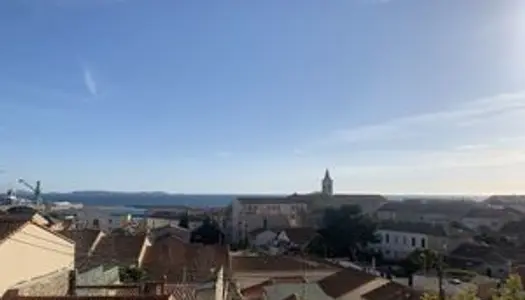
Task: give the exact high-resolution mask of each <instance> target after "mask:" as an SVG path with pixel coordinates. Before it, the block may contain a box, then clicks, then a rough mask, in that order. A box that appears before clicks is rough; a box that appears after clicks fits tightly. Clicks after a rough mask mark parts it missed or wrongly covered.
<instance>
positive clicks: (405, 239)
mask: <svg viewBox="0 0 525 300" xmlns="http://www.w3.org/2000/svg"><path fill="white" fill-rule="evenodd" d="M406 244H407V237H406V236H405V235H404V236H403V245H406Z"/></svg>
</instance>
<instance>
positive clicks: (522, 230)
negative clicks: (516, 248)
mask: <svg viewBox="0 0 525 300" xmlns="http://www.w3.org/2000/svg"><path fill="white" fill-rule="evenodd" d="M499 232H500V233H502V234H517V235H525V220H520V221H512V222H508V223H506V224H505V225H503V227H501V229H500V231H499Z"/></svg>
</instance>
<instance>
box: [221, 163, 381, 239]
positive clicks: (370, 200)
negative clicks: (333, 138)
mask: <svg viewBox="0 0 525 300" xmlns="http://www.w3.org/2000/svg"><path fill="white" fill-rule="evenodd" d="M384 202H386V199H385V198H384V197H383V196H381V195H356V194H349V195H346V194H334V180H333V179H332V177H331V175H330V171H329V170H328V169H326V170H325V173H324V177H323V178H322V179H321V190H320V191H318V192H314V193H310V194H293V195H289V196H280V197H279V196H277V197H240V198H237V199H235V200H233V201H232V204H231V215H230V216H229V222H228V223H229V228H228V231H229V233H230V237H231V239H232V241H233V242H236V241H239V240H240V239H242V238H246V237H247V236H248V234H249V233H250V232H251V231H254V230H257V229H261V228H267V229H273V228H279V229H283V228H289V227H302V226H312V225H313V223H318V222H317V221H315V222H312V218H318V216H319V214H322V211H324V209H326V208H327V207H339V206H342V205H348V204H356V205H359V206H361V207H362V210H363V211H364V212H365V213H367V212H369V211H372V210H375V209H377V208H379V207H380V206H381V205H382V204H383V203H384Z"/></svg>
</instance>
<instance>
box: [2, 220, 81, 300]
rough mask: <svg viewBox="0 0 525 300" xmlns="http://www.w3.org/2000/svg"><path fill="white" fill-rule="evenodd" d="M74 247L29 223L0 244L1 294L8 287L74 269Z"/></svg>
mask: <svg viewBox="0 0 525 300" xmlns="http://www.w3.org/2000/svg"><path fill="white" fill-rule="evenodd" d="M74 261H75V245H74V243H73V242H68V241H66V240H64V239H62V238H60V237H59V236H57V235H55V234H53V233H51V232H48V231H47V230H45V229H43V228H40V227H38V226H37V225H34V224H31V223H28V224H27V225H25V226H24V227H23V228H22V229H21V230H20V231H19V232H17V233H15V234H14V235H12V236H11V237H9V238H7V239H5V240H4V241H3V242H0V268H1V271H0V295H2V294H3V293H4V292H5V291H6V290H7V289H9V288H10V287H12V286H14V285H16V284H20V283H22V282H24V281H30V280H31V279H32V278H37V277H41V276H45V275H48V274H50V273H53V272H57V271H59V270H63V269H73V267H74Z"/></svg>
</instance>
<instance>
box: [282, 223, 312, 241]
mask: <svg viewBox="0 0 525 300" xmlns="http://www.w3.org/2000/svg"><path fill="white" fill-rule="evenodd" d="M284 232H285V233H286V236H287V237H288V239H290V241H291V242H292V243H294V244H297V245H304V244H306V243H308V242H310V241H311V240H312V239H313V238H314V237H315V236H316V235H317V230H315V229H314V228H310V227H296V228H287V229H285V230H284Z"/></svg>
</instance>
